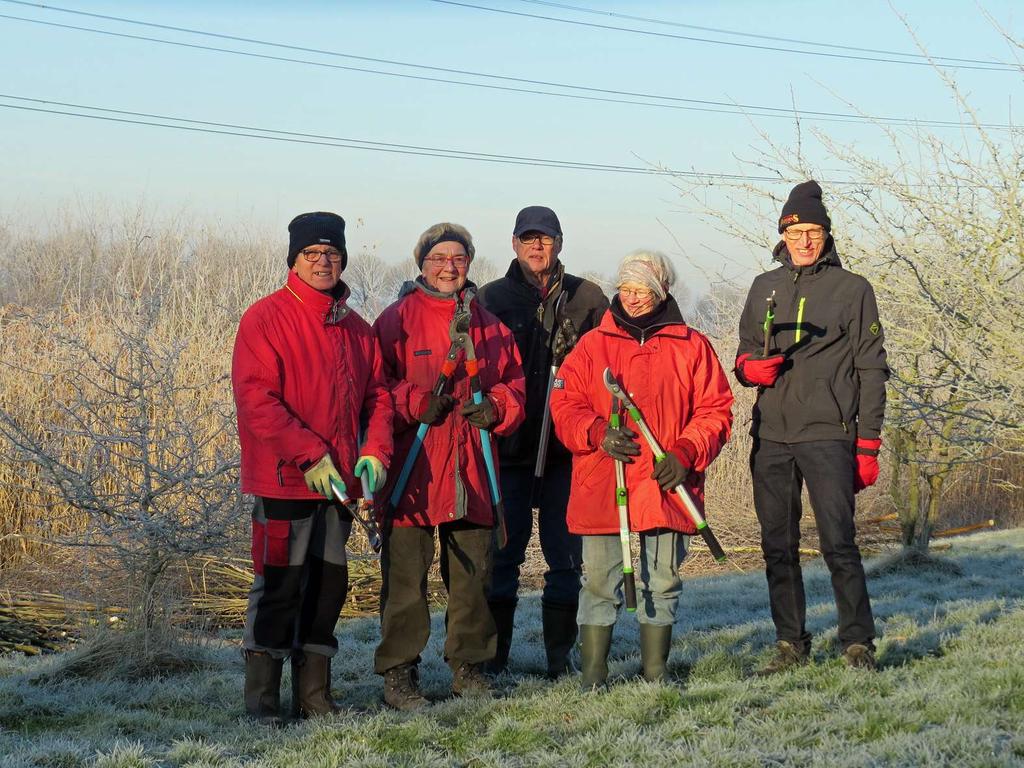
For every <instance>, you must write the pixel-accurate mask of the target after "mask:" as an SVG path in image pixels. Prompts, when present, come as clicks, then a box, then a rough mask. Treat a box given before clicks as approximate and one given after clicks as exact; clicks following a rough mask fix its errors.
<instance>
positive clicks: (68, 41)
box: [0, 0, 1024, 285]
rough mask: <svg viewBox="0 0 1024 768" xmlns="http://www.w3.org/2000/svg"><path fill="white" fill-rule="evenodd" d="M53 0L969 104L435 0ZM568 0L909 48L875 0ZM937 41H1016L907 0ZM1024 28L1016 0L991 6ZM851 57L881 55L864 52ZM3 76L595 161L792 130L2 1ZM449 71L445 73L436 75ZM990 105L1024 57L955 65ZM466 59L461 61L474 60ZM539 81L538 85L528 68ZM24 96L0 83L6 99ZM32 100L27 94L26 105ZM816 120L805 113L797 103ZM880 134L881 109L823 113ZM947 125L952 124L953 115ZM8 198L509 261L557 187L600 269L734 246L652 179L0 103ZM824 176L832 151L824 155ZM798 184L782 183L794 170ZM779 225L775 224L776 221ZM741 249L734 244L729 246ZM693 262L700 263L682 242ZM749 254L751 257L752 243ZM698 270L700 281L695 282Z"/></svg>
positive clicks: (689, 88)
mask: <svg viewBox="0 0 1024 768" xmlns="http://www.w3.org/2000/svg"><path fill="white" fill-rule="evenodd" d="M55 4H56V5H57V6H58V7H63V8H68V9H74V10H79V11H88V12H91V13H101V14H110V15H116V16H122V17H127V18H132V19H138V20H142V21H147V22H153V23H159V24H166V25H173V26H181V27H189V28H194V29H200V30H204V31H209V32H217V33H222V34H230V35H237V36H242V37H248V38H257V39H260V40H266V41H273V42H278V43H286V44H290V45H297V46H303V47H308V48H318V49H325V50H330V51H336V52H340V53H347V54H355V55H359V56H367V57H374V58H381V59H391V60H396V61H404V62H410V63H416V64H423V65H431V66H438V67H447V68H456V69H464V70H472V71H477V72H485V73H491V74H496V75H504V76H510V77H521V78H528V79H534V80H546V81H555V82H559V83H570V84H576V85H584V86H591V87H599V88H610V89H617V90H625V91H639V92H645V93H656V94H664V95H671V96H676V97H684V98H694V99H706V100H716V101H734V102H737V103H744V104H754V105H765V106H775V107H787V106H789V105H790V104H791V99H792V98H795V99H796V102H797V104H798V106H799V107H800V108H802V109H811V110H824V111H837V112H848V111H850V107H849V106H848V105H847V104H844V103H843V102H842V101H841V99H845V100H847V101H849V102H851V103H852V104H855V105H856V106H857V107H858V108H860V109H861V110H863V111H864V112H867V113H871V114H876V115H886V116H899V117H916V118H923V119H933V120H956V119H957V117H958V116H957V112H956V108H955V105H954V104H953V103H952V101H951V99H950V96H949V94H948V92H947V91H946V90H945V89H944V88H943V86H942V84H941V83H940V81H939V79H938V78H937V77H936V75H935V73H934V72H932V71H930V70H929V69H928V68H927V67H920V66H907V65H899V64H891V63H881V62H867V61H851V60H844V59H839V58H828V57H819V56H808V55H800V54H796V53H789V52H785V51H782V52H776V51H765V50H753V49H743V48H738V47H729V46H724V45H711V44H706V43H698V42H693V41H686V40H679V39H669V38H665V37H653V36H642V35H637V34H630V33H625V32H618V31H614V30H606V29H594V28H587V27H583V26H577V25H566V24H559V23H556V22H552V21H545V20H541V19H531V18H524V17H516V16H511V15H508V14H499V13H492V12H487V11H483V10H477V9H472V8H466V7H457V6H453V5H448V4H441V3H436V2H430V1H429V0H405V1H404V2H337V3H326V2H317V3H314V2H297V3H287V4H285V3H271V2H249V3H236V2H225V1H223V0H221V1H218V0H210V1H208V2H162V3H161V2H134V3H123V2H122V3H116V2H101V1H100V0H95V1H83V0H65V1H64V2H60V0H58V1H57V2H56V3H55ZM474 4H476V5H481V6H489V7H493V8H501V9H505V10H511V11H517V12H521V13H532V14H537V15H543V16H552V17H561V18H565V19H572V20H576V21H581V22H589V23H592V24H607V25H612V26H619V27H629V28H634V29H645V30H649V31H653V32H661V33H667V34H676V35H688V36H698V37H713V38H716V39H720V40H729V41H733V42H746V43H754V44H763V45H767V46H775V47H782V48H798V47H799V48H801V49H806V48H805V47H804V46H796V45H790V44H786V43H779V42H777V41H775V42H773V41H767V40H756V39H753V38H742V37H737V36H729V35H724V34H712V33H707V32H699V31H695V30H692V29H686V28H681V27H670V26H666V25H655V24H644V23H641V22H639V21H630V20H626V19H623V18H621V17H618V18H617V17H608V16H599V15H596V14H587V13H583V12H580V11H573V10H570V9H568V8H564V7H563V8H558V7H552V6H551V5H550V4H549V5H544V4H540V3H530V2H520V1H517V0H494V2H488V0H475V2H474ZM564 4H565V5H573V6H578V7H585V8H591V9H600V10H603V11H611V12H616V13H619V14H632V15H637V16H646V17H653V18H658V19H662V20H665V21H674V22H680V23H686V24H693V25H701V26H705V27H718V28H725V29H729V30H735V31H739V32H746V33H751V34H760V35H769V36H776V37H788V38H799V39H807V40H816V41H820V42H822V43H827V44H830V45H831V46H833V47H830V48H823V49H819V50H825V51H828V52H831V53H838V52H841V51H840V50H839V49H838V48H836V47H834V46H838V45H846V46H858V47H863V48H874V49H887V50H893V51H906V52H911V53H913V52H916V49H915V47H914V43H913V41H912V39H911V38H910V36H909V35H908V33H907V31H906V29H905V28H904V27H903V25H902V23H901V22H900V20H899V18H898V17H897V15H896V14H895V13H894V12H893V10H892V9H891V8H890V7H889V5H888V4H887V3H886V2H883V1H882V0H861V1H860V2H824V1H821V2H813V3H812V2H783V1H781V0H780V1H779V2H771V3H768V2H753V1H752V0H742V1H738V2H717V3H711V2H626V1H625V0H618V2H605V1H603V0H565V3H564ZM896 6H897V8H898V10H899V11H901V12H902V13H905V14H906V15H907V17H908V18H909V20H910V23H911V24H912V26H913V27H914V28H915V30H916V32H917V34H918V35H919V37H920V39H921V41H922V42H923V43H924V44H926V45H927V46H928V48H929V50H930V51H931V52H932V53H933V54H936V55H943V56H955V57H966V58H975V59H996V60H999V61H1007V60H1010V58H1011V56H1012V54H1011V52H1010V50H1009V48H1008V47H1007V46H1006V45H1005V43H1003V42H1002V40H1001V39H1000V37H999V35H998V33H997V32H995V31H994V30H993V28H992V27H991V25H990V24H989V22H987V21H986V20H985V19H984V18H983V16H982V13H981V12H980V11H979V10H978V8H977V6H976V5H975V3H974V2H972V1H968V0H963V1H959V0H958V1H956V2H953V1H950V2H939V1H936V0H933V2H925V1H924V0H903V1H902V2H896ZM984 6H985V8H986V9H987V10H988V11H989V12H990V13H991V14H992V16H993V17H994V18H995V19H996V20H998V21H999V22H1000V23H1001V24H1003V25H1004V26H1005V27H1006V28H1007V29H1008V30H1009V31H1011V32H1012V33H1014V34H1016V35H1017V36H1018V37H1022V36H1024V28H1022V25H1021V21H1020V9H1021V5H1020V3H1019V2H1008V1H1007V0H999V1H998V2H986V3H984ZM0 14H6V15H9V16H19V17H25V18H32V19H39V20H44V21H50V22H55V23H59V24H71V25H79V26H86V27H93V28H101V29H107V30H113V31H118V32H125V33H128V34H135V35H145V36H151V37H157V38H162V39H168V40H179V41H186V42H190V43H197V44H200V45H213V46H221V47H226V48H233V49H237V50H248V51H258V52H262V53H266V54H269V55H277V56H287V57H293V58H315V59H316V60H319V61H324V62H329V63H336V64H342V65H347V64H354V65H356V66H366V67H377V68H386V69H390V70H392V71H401V72H410V73H415V74H421V75H423V74H429V73H426V72H424V71H422V70H419V71H418V70H413V69H407V68H406V69H403V68H402V67H398V66H390V67H382V66H381V65H374V64H370V63H365V62H364V63H362V64H360V63H359V62H354V61H352V60H347V59H343V58H336V57H330V56H322V55H317V56H314V55H312V54H304V53H302V52H300V51H285V50H281V49H269V48H260V47H258V46H255V45H252V44H244V43H232V42H228V41H218V40H213V39H210V38H204V37H200V36H195V35H187V34H183V33H178V32H172V31H162V30H156V29H149V28H144V27H139V26H129V25H125V24H120V23H116V22H112V21H105V20H100V19H90V18H85V17H82V16H76V15H71V14H66V13H58V12H54V11H49V10H43V9H40V8H33V7H26V6H25V5H19V4H13V3H10V2H3V1H0ZM853 55H869V56H870V55H877V54H863V53H854V54H853ZM0 72H2V76H0V84H2V85H0V92H2V93H4V94H7V95H12V96H21V97H31V98H38V99H48V100H53V101H64V102H72V103H77V104H84V105H91V106H99V107H106V108H113V109H123V110H130V111H137V112H149V113H157V114H163V115H171V116H179V117H188V118H192V119H199V120H209V121H214V122H221V123H237V124H244V125H251V126H258V127H261V128H271V129H276V130H282V131H296V132H302V133H316V134H326V135H331V136H339V137H350V138H356V139H364V140H370V141H381V142H393V143H400V144H416V145H424V146H434V147H441V148H451V149H460V150H469V151H475V152H489V153H497V154H504V155H520V156H530V157H541V158H553V159H563V160H572V161H582V162H592V163H612V164H621V165H643V164H644V161H651V162H656V163H661V164H664V165H666V166H669V167H673V168H679V169H695V170H700V171H706V172H725V173H735V172H738V171H739V172H744V171H746V172H749V169H744V168H742V167H741V166H740V164H739V163H738V162H737V160H736V155H741V156H749V155H750V154H751V153H750V151H749V147H750V146H751V145H752V144H754V143H756V141H757V138H756V132H755V129H756V128H760V129H762V130H765V131H767V132H769V134H770V135H772V136H773V138H777V139H778V140H779V141H786V140H787V139H788V138H789V137H790V136H792V125H791V124H790V123H789V122H788V121H786V120H779V119H767V118H758V119H753V120H751V119H748V118H746V117H744V116H741V115H735V114H708V113H705V112H695V111H684V110H677V109H663V108H654V107H645V106H633V105H624V104H608V103H597V102H587V101H579V100H572V99H567V98H560V97H551V96H539V95H529V94H519V93H508V92H502V91H489V90H483V89H478V88H469V87H463V86H457V85H448V84H442V83H429V82H423V81H416V80H404V79H400V78H394V77H385V76H379V75H373V74H367V73H359V72H350V71H342V70H332V69H325V68H320V67H313V66H308V65H300V64H295V63H287V62H278V61H267V60H259V59H254V58H246V57H241V56H233V55H228V54H224V53H217V52H212V51H202V50H193V49H186V48H180V47H171V46H166V45H160V44H156V43H151V42H143V41H138V40H127V39H119V38H114V37H108V36H100V35H96V34H91V33H86V32H80V31H72V30H67V29H58V28H54V27H47V26H41V25H37V24H32V23H26V22H23V21H14V20H10V19H7V18H0ZM441 76H442V77H444V76H445V75H441ZM957 76H958V79H959V81H960V83H961V85H962V86H963V87H964V89H965V90H966V91H968V92H969V93H970V94H971V96H972V99H973V101H974V103H975V105H976V106H977V107H978V108H979V110H980V115H981V117H982V119H983V120H988V121H991V122H998V123H1005V122H1007V121H1008V120H1010V119H1014V120H1018V119H1019V118H1020V115H1019V114H1017V113H1019V111H1020V110H1019V104H1020V102H1021V95H1022V87H1021V86H1022V82H1024V79H1022V77H1021V75H1020V74H1019V73H1017V74H1014V73H1007V72H998V71H970V70H958V75H957ZM464 79H472V78H464ZM523 87H531V86H523ZM25 103H26V102H22V101H17V100H15V99H11V98H6V97H5V98H0V104H19V105H23V104H25ZM37 106H38V105H37ZM808 124H809V125H810V123H808ZM817 125H821V126H822V127H827V128H828V130H829V131H830V132H832V133H833V134H835V135H836V136H839V137H841V138H843V139H846V140H852V141H856V142H857V143H858V146H860V147H862V148H866V149H869V150H870V149H872V148H873V147H874V146H875V145H878V147H879V151H882V149H881V147H882V145H881V143H880V141H879V137H878V132H877V129H873V128H871V127H869V126H864V125H849V124H835V123H832V124H828V123H821V124H817ZM943 135H951V136H952V137H954V138H955V136H956V132H955V131H944V132H943ZM0 147H2V151H0V178H2V179H3V184H0V218H3V219H4V220H6V221H8V222H10V221H12V220H14V221H24V222H26V223H27V224H28V225H31V226H37V227H38V226H45V225H46V222H47V221H48V220H50V219H51V218H52V215H53V212H54V211H55V210H56V209H58V208H60V207H61V206H67V205H74V204H77V201H81V200H85V201H92V200H101V201H103V202H105V203H108V204H111V205H112V206H113V207H114V208H115V209H116V208H117V207H118V206H121V205H123V204H134V203H135V202H137V201H138V200H140V199H142V200H145V201H146V204H147V205H148V206H149V208H150V209H151V210H154V211H156V212H158V213H160V214H168V215H170V214H175V213H179V212H182V211H184V212H185V213H186V215H188V216H190V217H192V218H194V219H196V220H198V221H202V222H210V223H212V224H213V225H214V226H218V225H223V226H226V227H228V228H231V229H233V228H236V227H245V228H250V227H255V228H257V229H260V230H265V231H267V232H269V233H271V234H272V235H274V236H279V237H280V238H281V242H282V247H283V243H284V242H285V226H286V224H287V222H288V220H289V219H290V218H291V217H292V216H293V215H295V214H296V213H299V212H302V211H306V210H313V209H328V210H334V211H337V212H338V213H340V214H342V215H343V216H344V217H345V218H346V219H347V220H348V221H349V223H350V227H349V241H350V246H351V250H352V252H353V253H358V252H359V250H360V249H361V248H363V247H374V248H376V250H377V252H378V253H379V254H380V255H381V256H383V257H384V258H386V259H389V260H394V259H400V258H401V259H404V258H409V252H410V249H411V247H412V244H413V243H414V242H415V240H416V237H417V235H418V234H419V233H420V232H421V231H422V230H423V229H425V228H426V227H427V226H429V225H430V224H432V223H434V222H436V221H439V220H452V221H457V222H460V223H462V224H464V225H465V226H467V227H468V228H469V229H470V231H471V232H472V233H473V234H474V236H475V238H476V240H477V246H478V253H480V254H482V255H486V256H488V257H489V258H491V259H494V260H496V261H499V262H504V261H506V260H507V259H510V258H511V256H512V253H511V249H510V246H509V236H510V232H511V228H512V221H513V219H514V216H515V214H516V211H517V210H518V209H519V208H520V207H522V206H524V205H529V204H536V203H540V204H546V205H550V206H552V207H553V208H554V209H555V210H556V211H557V212H558V214H559V216H560V217H561V219H562V223H563V227H564V229H565V233H566V244H565V251H564V259H565V261H566V263H567V264H568V265H569V267H570V269H572V270H575V271H584V270H587V269H595V270H600V271H611V270H612V269H613V268H614V265H615V263H616V262H617V260H618V259H619V258H620V257H621V256H622V255H623V254H624V253H626V252H627V251H629V250H631V249H633V248H637V247H653V248H659V249H662V250H666V251H668V252H670V253H678V246H677V244H676V242H674V238H675V239H678V241H679V243H681V244H682V246H683V247H684V248H685V249H686V251H687V252H688V254H689V255H690V256H691V257H694V258H697V259H699V260H704V261H705V262H706V263H710V262H711V261H713V259H714V257H713V256H711V255H709V253H708V252H707V251H706V250H705V249H704V246H705V245H711V246H712V247H713V248H716V249H725V250H728V249H730V248H732V247H734V246H733V244H731V243H729V242H728V241H727V240H725V239H723V238H722V237H721V236H718V235H716V234H713V233H712V232H711V231H710V229H709V227H708V226H707V225H705V224H702V223H700V221H699V220H698V219H697V218H696V216H695V215H693V213H692V212H689V211H686V210H682V209H681V201H680V199H679V195H678V193H677V192H676V190H675V189H674V188H673V186H672V184H671V182H670V181H669V180H668V179H666V178H663V177H657V176H637V175H621V174H609V173H595V172H587V171H579V170H568V169H557V168H534V167H518V166H507V165H495V164H488V163H477V162H469V161H465V160H455V159H445V158H429V157H412V156H406V155H398V154H386V153H379V152H367V151H361V150H354V149H338V148H329V147H317V146H304V145H299V144H284V143H278V142H269V141H263V140H256V139H248V138H237V137H230V136H215V135H207V134H201V133H189V132H183V131H174V130H169V129H164V128H148V127H140V126H129V125H119V124H116V123H110V122H99V121H91V120H84V119H80V118H72V117H60V116H56V115H49V114H39V113H30V112H22V111H18V110H13V109H7V108H3V109H0ZM820 167H822V168H823V169H824V170H823V173H824V174H826V175H827V170H828V168H829V164H828V161H827V159H823V160H822V161H821V163H820ZM784 186H785V185H779V189H780V190H781V189H783V188H784ZM771 226H772V222H771V221H766V222H765V228H766V229H770V228H771ZM735 247H738V246H735ZM677 261H678V264H679V266H680V271H681V273H682V279H683V280H684V281H688V282H691V281H695V280H697V278H696V277H695V275H694V274H693V271H692V270H691V269H690V268H689V267H688V266H687V265H686V264H685V263H684V260H683V259H678V260H677ZM750 266H751V268H754V267H755V266H756V260H754V259H751V260H750ZM695 285H696V283H695Z"/></svg>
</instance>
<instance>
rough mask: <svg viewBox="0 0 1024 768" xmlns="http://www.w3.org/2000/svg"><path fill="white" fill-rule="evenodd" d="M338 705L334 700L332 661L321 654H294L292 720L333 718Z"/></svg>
mask: <svg viewBox="0 0 1024 768" xmlns="http://www.w3.org/2000/svg"><path fill="white" fill-rule="evenodd" d="M337 711H338V705H337V704H335V703H334V699H332V698H331V658H330V656H324V655H323V654H320V653H301V652H296V653H294V654H293V655H292V717H293V718H295V719H302V718H306V717H315V716H317V715H333V714H334V713H335V712H337Z"/></svg>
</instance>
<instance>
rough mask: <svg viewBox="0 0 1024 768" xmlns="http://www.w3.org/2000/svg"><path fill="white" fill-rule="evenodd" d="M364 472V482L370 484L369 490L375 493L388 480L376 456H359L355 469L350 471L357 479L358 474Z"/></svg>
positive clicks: (386, 472)
mask: <svg viewBox="0 0 1024 768" xmlns="http://www.w3.org/2000/svg"><path fill="white" fill-rule="evenodd" d="M363 472H366V473H367V474H366V480H367V482H368V483H369V484H370V490H371V491H373V492H374V493H376V492H377V491H379V490H380V489H381V488H383V487H384V481H386V480H387V479H388V471H387V470H386V469H384V464H383V462H381V460H380V459H378V458H377V457H376V456H360V457H359V461H357V462H356V468H355V469H353V470H352V474H353V475H355V476H356V477H359V475H360V474H362V473H363Z"/></svg>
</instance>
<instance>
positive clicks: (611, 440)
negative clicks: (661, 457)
mask: <svg viewBox="0 0 1024 768" xmlns="http://www.w3.org/2000/svg"><path fill="white" fill-rule="evenodd" d="M636 437H637V434H636V432H634V431H633V430H632V429H630V428H629V427H619V428H618V429H616V428H615V427H612V426H611V425H609V426H608V429H607V431H605V433H604V439H603V440H602V441H601V450H602V451H604V452H605V453H607V454H608V455H609V456H611V457H612V458H613V459H615V460H616V461H621V462H624V463H626V464H632V463H633V457H634V456H639V455H640V446H639V445H637V443H636Z"/></svg>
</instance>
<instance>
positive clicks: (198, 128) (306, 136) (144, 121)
mask: <svg viewBox="0 0 1024 768" xmlns="http://www.w3.org/2000/svg"><path fill="white" fill-rule="evenodd" d="M0 98H3V99H10V100H16V101H22V102H29V104H37V105H51V106H53V107H63V109H52V108H47V107H46V106H29V105H28V104H3V103H0V108H2V109H14V110H19V111H24V112H36V113H44V114H52V115H61V116H64V117H79V118H85V119H90V120H98V121H105V122H112V123H120V124H126V125H142V126H147V127H154V128H170V129H174V130H181V131H189V132H192V133H208V134H214V135H220V136H234V137H239V138H248V139H264V140H267V141H278V142H285V143H293V144H306V145H313V146H324V147H335V148H343V149H362V150H368V151H373V152H385V153H391V154H401V155H416V156H423V157H441V158H446V159H451V160H473V161H476V162H487V163H500V164H505V165H525V166H534V167H544V168H563V169H569V170H582V171H601V172H606V173H627V174H635V175H646V176H668V177H687V178H697V179H714V180H720V181H752V182H758V181H760V182H779V181H785V180H784V179H781V178H776V177H773V176H752V175H746V174H732V173H720V172H708V173H705V172H701V171H679V170H674V169H666V168H651V167H644V166H635V165H616V164H612V163H590V162H581V161H574V160H562V159H552V158H540V157H527V156H521V155H506V154H499V153H489V152H473V151H468V150H460V149H449V148H441V147H426V146H418V145H412V144H398V143H393V142H384V141H369V140H365V139H354V138H350V137H341V136H326V135H320V134H312V133H301V132H298V131H282V130H275V129H271V128H259V127H254V126H248V125H239V124H234V123H219V122H214V121H210V120H195V119H192V118H187V117H176V116H171V115H158V114H152V113H146V112H134V111H130V110H123V109H112V108H109V107H95V106H89V105H85V104H71V103H68V102H60V101H51V100H48V99H37V98H30V97H26V96H17V95H13V94H0ZM76 110H77V111H76ZM81 110H88V111H89V112H100V113H104V114H88V113H87V112H83V111H81ZM182 123H184V124H182ZM826 183H844V182H835V181H833V182H826Z"/></svg>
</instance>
